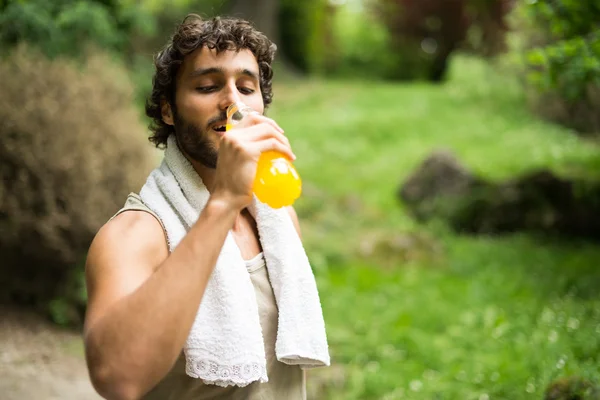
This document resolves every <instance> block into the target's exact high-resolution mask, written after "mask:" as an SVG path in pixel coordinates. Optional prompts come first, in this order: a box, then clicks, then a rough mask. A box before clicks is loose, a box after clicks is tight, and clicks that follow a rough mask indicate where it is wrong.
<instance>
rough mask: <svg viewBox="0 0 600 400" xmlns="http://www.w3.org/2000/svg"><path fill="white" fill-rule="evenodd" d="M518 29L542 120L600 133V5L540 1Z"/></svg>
mask: <svg viewBox="0 0 600 400" xmlns="http://www.w3.org/2000/svg"><path fill="white" fill-rule="evenodd" d="M516 21H517V23H519V24H520V25H521V26H527V27H528V28H527V30H525V31H524V32H522V35H523V36H524V40H525V44H524V46H523V48H522V49H521V51H522V52H523V60H522V61H523V62H524V66H525V69H526V71H527V83H528V85H529V87H530V88H532V89H533V90H534V91H533V96H532V100H533V105H534V107H535V108H536V109H537V111H538V112H539V113H541V114H542V116H544V117H546V118H548V119H550V120H553V121H556V122H559V123H562V124H564V125H566V126H569V127H572V128H574V129H576V130H578V131H581V132H600V113H598V109H600V25H598V21H600V3H598V2H597V1H596V0H552V1H550V0H538V1H535V2H527V3H526V4H522V5H521V7H520V9H519V14H517V17H516Z"/></svg>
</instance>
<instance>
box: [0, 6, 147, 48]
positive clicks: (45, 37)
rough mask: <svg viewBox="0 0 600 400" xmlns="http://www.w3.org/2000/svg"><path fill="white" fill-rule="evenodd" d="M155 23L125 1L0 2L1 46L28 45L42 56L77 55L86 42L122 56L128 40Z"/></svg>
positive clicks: (127, 45)
mask: <svg viewBox="0 0 600 400" xmlns="http://www.w3.org/2000/svg"><path fill="white" fill-rule="evenodd" d="M154 28H155V26H154V19H153V18H152V16H151V15H150V14H149V13H148V12H146V11H145V9H144V8H142V7H140V6H136V5H133V4H130V2H116V1H110V0H108V1H106V0H105V1H101V0H79V1H75V2H74V1H70V0H54V1H46V0H30V1H26V2H25V1H15V0H7V1H4V2H2V3H0V44H1V45H3V46H2V47H4V48H11V47H14V46H16V45H18V44H20V43H23V42H25V43H28V44H30V45H34V46H36V47H38V48H39V49H41V50H42V51H43V52H44V53H45V54H46V55H47V56H56V55H61V54H66V55H69V56H77V55H79V54H80V53H81V51H82V50H83V49H84V48H85V47H86V46H87V45H89V44H94V45H96V46H99V47H101V48H103V49H105V50H110V51H114V52H117V53H123V54H124V55H127V54H125V53H127V52H128V51H129V50H131V49H130V43H129V36H130V35H131V34H134V33H136V32H138V33H144V34H150V33H151V32H153V31H154Z"/></svg>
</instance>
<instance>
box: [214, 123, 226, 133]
mask: <svg viewBox="0 0 600 400" xmlns="http://www.w3.org/2000/svg"><path fill="white" fill-rule="evenodd" d="M212 130H213V131H215V132H217V133H219V134H223V133H225V131H226V128H225V124H216V125H213V126H212Z"/></svg>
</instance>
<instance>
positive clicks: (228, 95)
mask: <svg viewBox="0 0 600 400" xmlns="http://www.w3.org/2000/svg"><path fill="white" fill-rule="evenodd" d="M222 94H223V95H222V97H221V99H220V102H219V108H220V109H221V111H225V110H227V107H229V106H230V105H232V104H233V103H236V102H239V101H241V100H242V99H241V97H240V92H239V91H238V89H237V86H236V84H235V82H228V83H227V85H225V87H224V88H223V91H222Z"/></svg>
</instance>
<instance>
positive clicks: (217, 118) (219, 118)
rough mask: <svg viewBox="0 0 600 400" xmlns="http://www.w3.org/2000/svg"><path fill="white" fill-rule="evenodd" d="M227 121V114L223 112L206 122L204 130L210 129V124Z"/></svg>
mask: <svg viewBox="0 0 600 400" xmlns="http://www.w3.org/2000/svg"><path fill="white" fill-rule="evenodd" d="M226 120H227V114H226V113H225V112H223V113H221V114H219V115H218V116H215V117H212V118H211V119H209V120H208V123H207V124H206V129H208V128H210V126H211V125H212V124H215V123H217V122H221V121H226Z"/></svg>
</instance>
